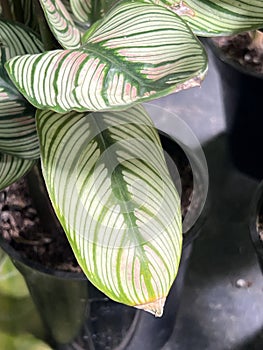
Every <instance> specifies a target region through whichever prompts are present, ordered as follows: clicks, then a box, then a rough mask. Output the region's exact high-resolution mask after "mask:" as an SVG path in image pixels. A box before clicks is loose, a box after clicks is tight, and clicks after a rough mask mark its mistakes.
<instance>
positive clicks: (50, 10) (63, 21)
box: [39, 0, 81, 49]
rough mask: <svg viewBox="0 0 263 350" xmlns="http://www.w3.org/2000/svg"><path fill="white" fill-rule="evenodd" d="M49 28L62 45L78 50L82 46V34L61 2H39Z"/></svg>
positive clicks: (58, 0) (49, 0) (55, 0)
mask: <svg viewBox="0 0 263 350" xmlns="http://www.w3.org/2000/svg"><path fill="white" fill-rule="evenodd" d="M39 2H40V4H41V6H42V8H43V10H44V13H45V16H46V19H47V21H48V24H49V27H50V29H51V30H52V32H53V34H54V36H55V38H56V39H57V41H58V42H59V43H60V45H61V46H62V47H63V48H65V49H76V48H78V47H79V46H80V44H81V32H80V30H79V29H78V28H77V27H76V25H75V24H74V22H73V19H72V17H71V16H70V14H69V12H68V11H67V9H66V7H65V5H64V4H63V2H62V1H61V0H39Z"/></svg>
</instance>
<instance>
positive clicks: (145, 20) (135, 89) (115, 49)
mask: <svg viewBox="0 0 263 350" xmlns="http://www.w3.org/2000/svg"><path fill="white" fill-rule="evenodd" d="M85 41H86V42H85V44H84V45H83V46H82V47H81V48H80V49H78V50H64V51H63V50H57V51H51V52H46V53H43V54H40V55H34V56H31V55H30V56H29V55H28V56H22V57H16V58H13V59H11V60H10V61H9V62H7V64H6V69H7V71H8V73H9V75H10V77H11V79H12V80H13V82H14V83H15V84H16V86H17V87H18V89H19V90H20V91H21V92H22V93H23V94H24V95H25V96H26V98H27V99H28V100H29V101H30V102H31V103H32V104H33V105H34V106H36V107H38V108H40V109H43V108H49V109H52V110H54V111H56V112H62V113H63V112H66V111H69V110H78V111H84V110H107V109H110V108H111V109H121V108H122V109H123V107H127V106H129V105H132V104H134V103H137V102H140V101H147V100H151V99H154V98H157V97H161V96H164V95H167V94H169V93H172V92H175V91H178V90H181V89H186V88H189V87H191V86H195V85H199V84H200V81H201V80H202V79H203V77H204V74H205V72H206V69H207V58H206V54H205V51H204V49H203V46H202V45H201V44H200V42H199V41H198V40H197V39H196V37H195V36H194V35H193V34H192V32H191V31H190V30H189V28H188V27H187V26H186V25H185V23H184V22H183V21H182V20H181V18H180V17H179V16H177V15H175V14H173V13H172V12H171V11H168V10H166V9H165V8H163V7H161V6H156V5H152V4H145V3H142V2H124V3H121V4H120V5H119V6H117V7H115V8H114V9H113V10H112V11H111V12H110V13H108V15H107V16H105V17H104V19H103V20H101V22H99V24H98V25H95V27H94V28H93V27H92V28H91V30H90V31H88V32H87V34H86V35H85ZM29 77H30V81H31V84H28V80H29Z"/></svg>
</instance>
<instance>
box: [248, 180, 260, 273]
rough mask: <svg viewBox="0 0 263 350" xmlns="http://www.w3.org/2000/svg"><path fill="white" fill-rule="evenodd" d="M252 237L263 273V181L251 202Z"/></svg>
mask: <svg viewBox="0 0 263 350" xmlns="http://www.w3.org/2000/svg"><path fill="white" fill-rule="evenodd" d="M249 228H250V236H251V239H252V242H253V244H254V247H255V250H256V253H257V257H258V261H259V265H260V268H261V271H262V273H263V181H261V183H260V184H259V186H258V188H257V190H256V193H255V195H254V196H253V199H252V202H251V213H250V223H249Z"/></svg>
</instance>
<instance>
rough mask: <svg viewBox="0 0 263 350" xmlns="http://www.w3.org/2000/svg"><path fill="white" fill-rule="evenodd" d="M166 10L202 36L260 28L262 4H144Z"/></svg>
mask: <svg viewBox="0 0 263 350" xmlns="http://www.w3.org/2000/svg"><path fill="white" fill-rule="evenodd" d="M145 1H146V2H150V3H155V4H158V5H162V6H164V7H167V8H169V9H170V10H172V11H173V12H175V13H177V14H178V15H180V16H181V17H182V18H183V19H184V20H185V21H186V22H187V23H188V24H189V25H190V27H191V28H192V30H193V31H194V32H195V33H196V34H198V35H202V36H215V35H227V34H234V33H238V32H242V31H247V30H251V29H257V28H262V23H263V2H262V1H261V0H242V1H239V0H183V1H182V0H145Z"/></svg>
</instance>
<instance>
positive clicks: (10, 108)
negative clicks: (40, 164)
mask: <svg viewBox="0 0 263 350" xmlns="http://www.w3.org/2000/svg"><path fill="white" fill-rule="evenodd" d="M0 44H1V46H0V53H1V61H0V157H1V164H0V167H1V169H0V188H4V187H5V186H7V185H9V184H11V183H12V182H14V181H15V180H17V179H18V178H19V177H21V176H22V175H23V174H24V173H25V172H26V171H28V169H29V168H30V166H31V165H32V164H33V163H34V162H33V161H32V160H30V159H36V158H38V157H39V146H38V137H37V133H36V126H35V118H34V114H35V109H34V108H32V106H31V105H30V104H29V103H28V102H27V100H25V99H24V98H23V97H22V95H21V94H20V93H19V92H18V91H17V89H16V88H15V86H14V85H13V83H12V82H11V80H10V79H9V77H8V75H7V73H6V71H5V69H4V63H5V62H6V60H7V59H10V58H11V57H14V56H16V55H21V54H25V53H31V54H34V53H37V52H41V51H42V50H43V46H42V44H41V42H40V41H39V39H38V38H37V37H36V36H35V34H34V33H33V32H31V31H30V30H27V29H26V28H25V27H23V26H20V25H18V24H15V23H11V22H7V21H4V20H1V21H0ZM7 154H8V155H7ZM17 157H18V158H17ZM19 158H24V159H19ZM26 159H27V160H26Z"/></svg>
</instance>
